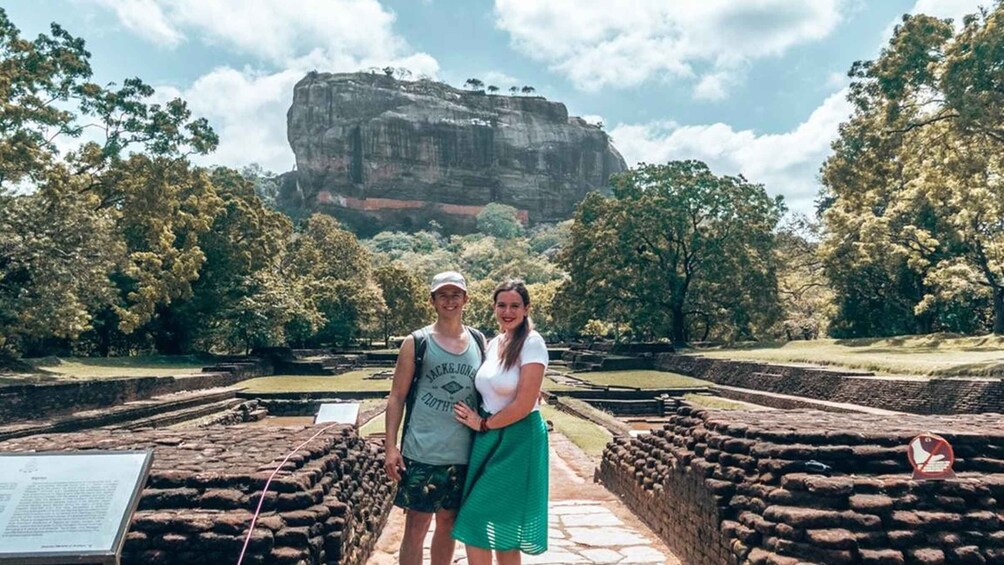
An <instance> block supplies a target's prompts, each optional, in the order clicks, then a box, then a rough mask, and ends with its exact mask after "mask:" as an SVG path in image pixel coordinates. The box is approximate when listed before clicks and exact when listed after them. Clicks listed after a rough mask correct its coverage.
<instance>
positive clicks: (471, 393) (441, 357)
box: [401, 336, 481, 465]
mask: <svg viewBox="0 0 1004 565" xmlns="http://www.w3.org/2000/svg"><path fill="white" fill-rule="evenodd" d="M468 341H469V342H470V343H468V345H467V349H466V350H464V352H463V353H461V354H459V355H454V354H453V353H450V352H449V351H446V350H445V349H443V348H442V347H440V346H439V344H438V343H436V340H435V339H433V338H432V336H429V338H428V345H427V346H426V351H425V358H424V359H423V360H422V369H421V370H422V373H421V376H420V377H419V379H418V381H417V382H416V383H415V384H414V385H412V386H416V387H418V389H417V390H416V391H415V403H414V405H413V406H412V408H411V409H412V413H411V416H410V420H409V422H408V430H407V431H406V432H405V435H404V439H403V441H402V442H401V453H402V454H403V455H404V456H405V457H407V458H408V459H414V460H415V461H420V462H422V463H426V464H428V465H466V464H467V461H468V459H470V454H471V441H472V440H473V438H474V430H472V429H470V428H468V427H467V426H465V425H463V424H461V423H460V422H458V421H457V419H456V417H455V416H454V415H453V405H454V404H456V403H457V402H461V401H463V402H466V403H467V405H468V406H471V407H472V408H475V409H476V408H477V396H476V392H475V388H474V375H475V374H477V372H478V367H479V366H480V365H481V353H480V351H479V350H478V346H477V344H476V343H474V338H473V336H471V337H469V340H468Z"/></svg>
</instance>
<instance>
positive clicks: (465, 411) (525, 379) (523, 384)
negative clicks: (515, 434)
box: [453, 363, 544, 431]
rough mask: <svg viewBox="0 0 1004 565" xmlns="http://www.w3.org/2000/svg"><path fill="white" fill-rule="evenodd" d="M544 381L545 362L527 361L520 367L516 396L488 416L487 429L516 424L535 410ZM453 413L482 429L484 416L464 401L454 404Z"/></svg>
mask: <svg viewBox="0 0 1004 565" xmlns="http://www.w3.org/2000/svg"><path fill="white" fill-rule="evenodd" d="M543 383H544V364H543V363H527V364H526V365H523V366H522V367H520V368H519V382H518V383H517V384H516V398H515V399H514V400H513V401H512V402H510V403H509V405H508V406H506V407H505V408H503V409H501V410H499V411H498V412H496V413H495V414H492V415H491V416H490V417H489V418H488V427H487V428H486V429H489V430H491V429H495V428H504V427H505V426H508V425H510V424H514V423H516V422H518V421H520V420H522V419H523V418H525V417H526V415H527V414H529V413H530V411H531V410H533V407H534V406H535V405H536V404H537V399H538V398H540V387H541V386H542V385H543ZM453 414H454V415H455V416H456V417H457V420H459V421H460V422H461V423H462V424H464V425H466V426H467V427H469V428H471V429H472V430H474V431H481V426H482V420H484V418H482V417H481V416H480V415H479V414H478V412H477V410H473V409H471V408H470V407H469V406H467V405H466V404H464V403H463V402H458V403H456V404H454V405H453Z"/></svg>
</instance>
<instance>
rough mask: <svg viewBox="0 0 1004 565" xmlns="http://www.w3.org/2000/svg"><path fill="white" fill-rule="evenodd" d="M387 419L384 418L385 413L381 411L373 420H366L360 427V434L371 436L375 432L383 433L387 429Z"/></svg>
mask: <svg viewBox="0 0 1004 565" xmlns="http://www.w3.org/2000/svg"><path fill="white" fill-rule="evenodd" d="M385 424H386V421H385V420H384V413H383V412H381V413H379V414H377V415H376V417H374V418H373V419H372V420H370V421H369V422H366V423H365V424H363V425H362V426H361V427H360V428H359V435H361V436H363V437H367V436H371V435H373V434H382V433H384V432H385V431H386V430H387V427H386V425H385Z"/></svg>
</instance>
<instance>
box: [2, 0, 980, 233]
mask: <svg viewBox="0 0 1004 565" xmlns="http://www.w3.org/2000/svg"><path fill="white" fill-rule="evenodd" d="M981 3H985V0H983V1H981V0H868V1H866V0H813V1H811V2H806V1H804V0H673V1H669V0H495V1H494V2H491V1H489V0H383V1H378V0H296V1H279V0H8V1H7V2H5V3H4V8H5V9H6V10H7V12H8V15H9V17H10V18H11V19H12V20H13V21H14V23H15V25H17V26H18V27H19V28H20V29H21V31H22V33H23V34H24V35H25V36H34V35H36V34H38V33H41V32H44V31H47V30H48V25H49V22H52V21H56V22H58V23H60V24H61V25H62V26H63V27H65V28H66V29H67V30H69V31H70V32H71V33H73V34H74V35H76V36H79V37H82V38H84V39H85V40H86V41H87V47H88V49H89V50H90V51H91V53H92V55H93V56H92V60H91V63H92V66H93V68H94V71H95V79H96V80H98V81H100V82H110V81H117V82H120V81H121V80H122V79H123V78H126V77H131V76H138V77H140V78H142V79H143V80H144V81H146V82H147V83H149V84H152V85H154V86H155V87H156V88H157V90H158V96H159V97H162V98H164V99H169V98H172V97H174V96H181V97H183V98H184V99H186V100H187V101H188V102H189V104H190V106H191V107H192V109H193V111H194V112H195V113H197V114H198V115H202V116H205V117H206V118H208V119H209V120H210V122H211V123H212V124H213V126H214V128H216V130H217V132H218V133H219V134H220V136H221V145H220V149H219V150H218V151H217V152H216V153H215V154H213V155H211V156H209V157H208V158H207V159H205V162H206V163H220V164H225V165H229V166H234V167H241V166H244V165H247V164H250V163H252V162H256V163H259V164H261V165H262V166H264V167H265V168H267V169H270V170H273V171H276V172H283V171H287V170H290V169H291V168H292V167H293V155H292V152H291V151H290V149H289V146H288V143H287V141H286V135H285V115H286V110H287V109H288V108H289V104H290V101H291V99H292V86H293V84H294V83H295V82H296V81H297V80H299V79H300V78H301V77H302V76H303V75H304V73H306V72H307V71H310V70H312V69H316V70H319V71H330V72H344V71H353V70H358V69H365V68H368V67H371V66H381V67H382V66H385V65H387V64H390V65H393V66H399V67H407V68H409V69H411V70H412V71H413V72H414V73H415V74H416V75H419V74H425V75H428V76H430V77H433V78H436V79H438V80H442V81H445V82H448V83H450V84H453V85H454V86H458V87H459V86H461V85H462V84H463V82H464V80H465V79H467V78H468V77H477V78H480V79H481V80H483V81H484V82H485V83H486V84H496V85H498V86H499V87H500V88H502V89H503V91H505V90H507V89H508V87H509V86H511V85H520V86H522V85H532V86H534V87H535V88H536V89H537V92H538V93H539V94H542V95H544V96H546V97H547V98H548V99H550V100H556V101H560V102H564V103H565V104H566V105H567V106H568V109H569V112H570V113H571V114H573V115H580V116H584V117H587V119H590V120H602V121H603V123H604V124H605V126H606V129H607V131H609V132H610V134H611V136H612V137H613V139H614V144H615V145H616V146H617V148H618V149H619V150H620V151H621V153H622V154H623V155H624V157H625V159H626V160H627V161H628V163H629V164H635V163H638V162H642V161H644V162H650V163H653V162H665V161H667V160H671V159H701V160H704V161H706V162H707V163H708V164H709V165H710V166H711V167H712V169H713V170H714V171H715V172H717V173H720V174H738V173H742V174H744V175H746V177H747V178H749V179H750V180H752V181H754V182H759V183H763V184H764V185H765V186H766V188H767V190H768V192H770V193H771V194H783V195H784V196H785V198H786V200H787V201H788V204H789V206H790V207H791V208H792V209H794V210H798V211H802V212H807V213H809V212H811V210H812V200H813V198H814V197H815V195H816V193H817V191H818V188H819V187H818V178H817V177H818V174H817V172H818V169H819V166H820V164H821V163H822V161H823V160H824V159H825V158H826V156H827V154H828V152H829V144H830V141H832V139H833V138H834V136H835V135H836V133H837V127H838V125H839V123H840V122H841V121H843V120H844V119H846V117H847V116H848V114H849V111H850V107H849V105H848V104H847V102H846V101H845V100H844V94H845V88H846V85H847V80H846V77H845V75H846V72H847V70H848V69H849V68H850V65H851V63H852V62H854V61H855V60H860V59H872V58H874V57H876V56H877V55H878V53H879V50H880V49H881V48H882V47H883V46H884V45H885V44H886V42H887V41H888V38H889V35H890V34H891V32H892V28H893V26H894V25H895V23H896V22H897V21H898V20H899V18H900V17H901V16H902V14H904V13H908V12H911V13H916V12H924V13H928V14H931V15H936V16H939V17H952V18H955V19H956V20H957V21H958V20H959V19H960V18H961V16H962V15H964V14H966V13H971V12H973V11H975V10H976V8H977V7H978V6H979V5H980V4H981Z"/></svg>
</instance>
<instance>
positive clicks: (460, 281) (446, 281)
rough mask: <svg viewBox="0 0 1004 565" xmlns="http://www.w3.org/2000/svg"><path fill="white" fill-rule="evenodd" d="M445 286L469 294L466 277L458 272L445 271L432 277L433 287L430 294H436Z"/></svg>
mask: <svg viewBox="0 0 1004 565" xmlns="http://www.w3.org/2000/svg"><path fill="white" fill-rule="evenodd" d="M444 286H455V287H457V288H459V289H460V290H462V291H464V292H467V281H466V280H464V275H461V274H460V273H458V272H456V271H443V272H442V273H439V274H438V275H436V276H434V277H432V287H431V290H429V292H430V293H434V292H436V291H437V290H439V289H441V288H443V287H444Z"/></svg>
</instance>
